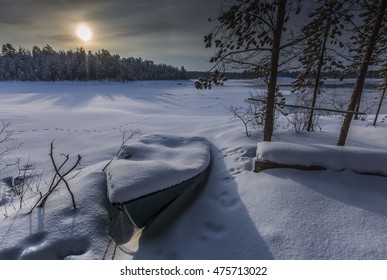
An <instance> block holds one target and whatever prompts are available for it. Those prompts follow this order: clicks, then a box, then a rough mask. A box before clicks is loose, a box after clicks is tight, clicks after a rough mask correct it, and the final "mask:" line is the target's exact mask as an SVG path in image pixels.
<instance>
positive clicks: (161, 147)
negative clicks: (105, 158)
mask: <svg viewBox="0 0 387 280" xmlns="http://www.w3.org/2000/svg"><path fill="white" fill-rule="evenodd" d="M209 163H210V143H209V142H208V141H207V140H206V139H205V138H201V137H178V136H163V135H152V134H150V135H145V136H143V137H142V138H141V139H140V140H139V141H138V142H135V143H132V144H130V145H128V146H125V147H124V148H123V150H122V152H121V153H120V154H119V155H118V156H117V158H116V159H114V160H113V161H112V162H111V164H110V165H109V166H108V168H107V169H106V174H107V184H108V196H109V199H110V201H111V202H112V203H116V204H120V203H124V202H127V201H130V200H133V199H135V198H138V197H141V196H144V195H147V194H150V193H153V192H156V191H159V190H163V189H165V188H168V187H171V186H173V185H176V184H179V183H181V182H184V181H186V180H188V179H190V178H192V177H194V176H196V175H197V174H199V173H201V172H202V171H204V170H205V169H206V168H207V166H208V165H209Z"/></svg>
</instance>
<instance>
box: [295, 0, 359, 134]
mask: <svg viewBox="0 0 387 280" xmlns="http://www.w3.org/2000/svg"><path fill="white" fill-rule="evenodd" d="M348 4H349V1H344V0H341V1H337V0H318V1H317V2H316V3H315V5H317V7H315V8H314V9H313V10H312V12H311V13H310V14H309V18H310V19H311V21H310V22H309V23H308V24H307V25H305V26H303V27H302V32H303V34H304V37H305V38H306V40H305V43H304V44H303V46H302V54H301V56H300V57H299V62H300V64H301V72H300V74H299V75H298V76H297V79H296V80H295V81H294V83H293V89H294V91H300V92H303V93H305V91H307V93H311V94H312V100H311V101H310V104H303V105H307V106H310V107H312V108H314V107H315V106H316V102H317V97H318V95H319V94H320V93H321V91H322V86H323V84H322V81H323V80H324V79H325V78H326V77H327V75H329V74H330V73H332V72H336V71H338V70H343V69H344V66H343V63H344V61H343V60H342V59H341V58H342V56H343V52H344V50H345V46H344V43H343V42H342V41H341V40H340V39H339V37H340V36H341V35H342V34H343V29H344V28H345V24H346V23H348V22H349V21H350V20H351V17H352V16H351V14H350V13H349V9H348V8H347V7H346V6H347V5H348ZM313 123H314V110H313V109H312V110H310V112H309V117H308V122H307V124H306V130H307V131H311V130H313V129H314V128H313Z"/></svg>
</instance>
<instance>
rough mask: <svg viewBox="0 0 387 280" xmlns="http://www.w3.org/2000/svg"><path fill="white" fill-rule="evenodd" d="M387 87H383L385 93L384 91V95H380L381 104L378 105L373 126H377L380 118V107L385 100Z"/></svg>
mask: <svg viewBox="0 0 387 280" xmlns="http://www.w3.org/2000/svg"><path fill="white" fill-rule="evenodd" d="M386 89H387V88H384V89H383V93H382V95H381V96H380V101H379V105H378V110H377V111H376V115H375V119H374V123H373V126H376V122H377V120H378V117H379V113H380V108H381V107H382V104H383V100H384V96H385V95H386Z"/></svg>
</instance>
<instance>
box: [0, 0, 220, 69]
mask: <svg viewBox="0 0 387 280" xmlns="http://www.w3.org/2000/svg"><path fill="white" fill-rule="evenodd" d="M221 3H222V0H54V1H53V0H0V38H1V40H0V43H1V45H2V44H5V43H11V44H12V45H13V46H14V47H15V48H18V47H19V46H23V47H25V48H27V49H30V50H31V49H32V47H33V46H34V45H37V46H39V47H43V46H44V45H47V44H48V45H50V46H52V47H53V48H54V49H55V50H68V49H73V50H74V49H75V48H77V47H81V46H82V47H84V48H85V49H86V50H91V51H93V52H94V51H97V50H99V49H107V50H109V51H110V52H111V53H112V54H119V55H120V56H121V57H142V58H143V59H149V60H153V61H154V62H156V63H166V64H171V65H174V66H178V67H179V66H184V67H186V68H187V69H189V70H208V69H209V67H210V64H209V63H208V62H207V61H208V59H209V57H210V56H211V54H212V50H207V49H205V48H204V44H203V36H204V35H206V34H208V33H209V32H210V31H211V29H212V24H211V23H209V22H208V18H209V17H216V16H217V15H218V14H219V10H220V8H221ZM81 23H84V24H85V25H87V26H88V27H89V28H90V29H91V31H92V33H93V38H92V39H91V40H90V41H89V42H83V41H82V40H80V39H79V38H78V37H77V35H76V28H77V26H79V24H81Z"/></svg>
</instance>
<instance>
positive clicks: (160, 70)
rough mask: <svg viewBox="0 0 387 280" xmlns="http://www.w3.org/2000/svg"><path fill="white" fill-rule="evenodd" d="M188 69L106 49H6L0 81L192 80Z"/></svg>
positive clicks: (0, 71) (1, 63)
mask: <svg viewBox="0 0 387 280" xmlns="http://www.w3.org/2000/svg"><path fill="white" fill-rule="evenodd" d="M188 78H189V76H188V74H187V71H186V69H185V68H184V67H183V66H182V67H181V68H178V67H174V66H170V65H166V64H155V63H154V62H153V61H150V60H143V59H142V58H133V57H129V58H121V57H120V56H119V55H117V54H114V55H113V54H111V53H110V52H109V51H108V50H105V49H102V50H99V51H98V52H96V53H92V52H91V51H88V52H86V50H85V49H83V48H77V49H76V50H68V51H62V50H60V51H56V50H54V49H53V48H52V47H51V46H50V45H46V46H44V47H42V48H40V47H38V46H34V47H33V48H32V50H29V49H26V48H24V47H19V48H18V49H15V48H14V47H13V46H12V45H11V44H10V43H6V44H4V45H2V49H1V55H0V80H1V81H9V80H19V81H65V80H69V81H87V80H98V81H103V80H108V81H120V82H124V81H135V80H179V79H182V80H184V79H188Z"/></svg>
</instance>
